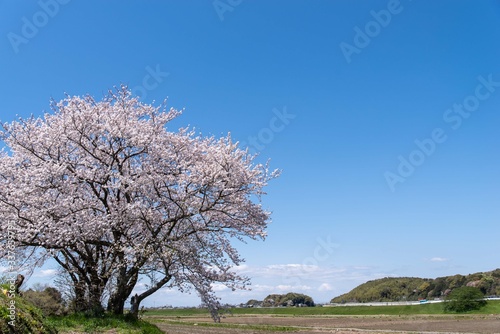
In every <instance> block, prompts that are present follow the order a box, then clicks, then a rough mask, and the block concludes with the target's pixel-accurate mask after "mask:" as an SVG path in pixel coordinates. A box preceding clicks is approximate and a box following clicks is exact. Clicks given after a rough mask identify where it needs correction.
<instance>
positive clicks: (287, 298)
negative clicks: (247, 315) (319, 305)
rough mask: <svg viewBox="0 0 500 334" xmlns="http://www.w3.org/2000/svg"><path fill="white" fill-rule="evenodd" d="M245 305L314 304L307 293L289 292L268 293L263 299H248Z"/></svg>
mask: <svg viewBox="0 0 500 334" xmlns="http://www.w3.org/2000/svg"><path fill="white" fill-rule="evenodd" d="M246 305H247V306H250V307H257V306H263V307H281V306H314V301H313V299H312V298H311V297H309V296H307V295H304V294H301V293H295V292H289V293H287V294H285V295H278V294H272V295H269V296H267V297H266V298H264V300H263V301H259V300H255V299H250V300H249V301H248V302H247V303H246Z"/></svg>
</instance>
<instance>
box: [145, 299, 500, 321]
mask: <svg viewBox="0 0 500 334" xmlns="http://www.w3.org/2000/svg"><path fill="white" fill-rule="evenodd" d="M229 311H230V314H234V315H241V314H254V315H259V314H266V315H283V316H320V315H415V314H433V315H435V314H447V313H445V312H444V311H443V304H442V303H432V304H431V303H429V304H422V305H401V306H337V307H277V308H231V309H230V310H229ZM467 314H500V301H497V300H494V301H491V300H490V301H488V304H487V305H486V306H485V307H484V308H482V309H480V310H477V311H472V312H468V313H467ZM145 315H146V316H169V317H189V316H209V312H208V310H206V309H195V308H189V309H168V310H148V311H147V312H146V314H145Z"/></svg>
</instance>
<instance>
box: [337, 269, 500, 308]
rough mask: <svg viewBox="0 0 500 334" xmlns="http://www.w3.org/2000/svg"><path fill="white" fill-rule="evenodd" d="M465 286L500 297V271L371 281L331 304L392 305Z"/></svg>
mask: <svg viewBox="0 0 500 334" xmlns="http://www.w3.org/2000/svg"><path fill="white" fill-rule="evenodd" d="M462 286H473V287H476V288H479V289H480V290H481V291H482V292H483V293H484V294H485V295H486V296H491V295H496V296H498V295H500V269H495V270H493V271H489V272H484V273H475V274H470V275H467V276H463V275H454V276H445V277H438V278H435V279H432V278H418V277H386V278H381V279H377V280H373V281H368V282H366V283H364V284H361V285H360V286H358V287H356V288H354V289H353V290H351V291H350V292H348V293H345V294H343V295H340V296H338V297H335V298H333V299H332V300H331V303H347V302H358V303H365V302H377V301H378V302H389V301H403V300H419V299H434V298H441V297H444V296H446V295H447V294H448V293H450V292H451V291H452V290H453V289H455V288H459V287H462Z"/></svg>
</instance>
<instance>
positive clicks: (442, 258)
mask: <svg viewBox="0 0 500 334" xmlns="http://www.w3.org/2000/svg"><path fill="white" fill-rule="evenodd" d="M430 261H431V262H446V261H449V259H447V258H444V257H433V258H431V259H430Z"/></svg>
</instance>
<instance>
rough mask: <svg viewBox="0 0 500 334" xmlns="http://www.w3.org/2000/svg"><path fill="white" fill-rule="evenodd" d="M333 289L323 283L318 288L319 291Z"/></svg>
mask: <svg viewBox="0 0 500 334" xmlns="http://www.w3.org/2000/svg"><path fill="white" fill-rule="evenodd" d="M332 290H333V287H332V286H331V285H330V284H328V283H323V284H321V285H320V286H319V287H318V291H332Z"/></svg>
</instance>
